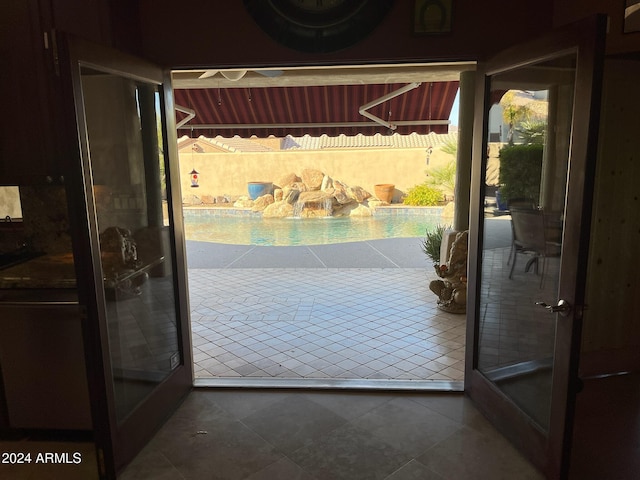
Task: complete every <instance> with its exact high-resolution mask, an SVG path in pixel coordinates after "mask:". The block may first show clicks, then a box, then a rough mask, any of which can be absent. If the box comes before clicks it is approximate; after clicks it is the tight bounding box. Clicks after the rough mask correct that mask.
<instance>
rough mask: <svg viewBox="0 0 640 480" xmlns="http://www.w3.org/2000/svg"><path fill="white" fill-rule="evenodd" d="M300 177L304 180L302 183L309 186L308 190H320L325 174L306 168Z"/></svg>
mask: <svg viewBox="0 0 640 480" xmlns="http://www.w3.org/2000/svg"><path fill="white" fill-rule="evenodd" d="M300 177H301V178H302V183H304V184H305V185H306V186H307V189H308V190H320V187H322V180H323V179H324V173H322V172H321V171H320V170H316V169H315V168H305V169H304V170H303V171H302V173H301V174H300Z"/></svg>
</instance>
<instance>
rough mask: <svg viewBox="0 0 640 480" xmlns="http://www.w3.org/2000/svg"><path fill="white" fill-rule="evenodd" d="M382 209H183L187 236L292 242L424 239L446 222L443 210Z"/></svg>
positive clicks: (234, 241) (277, 243)
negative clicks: (296, 213)
mask: <svg viewBox="0 0 640 480" xmlns="http://www.w3.org/2000/svg"><path fill="white" fill-rule="evenodd" d="M380 210H381V209H378V212H380ZM378 212H376V215H374V216H372V217H327V218H262V216H261V215H260V214H256V213H253V212H242V211H241V212H240V214H225V213H224V212H223V213H220V211H218V210H216V209H184V226H185V235H186V238H187V240H197V241H201V242H214V243H225V244H234V245H266V246H269V245H275V246H291V245H326V244H332V243H344V242H359V241H365V240H376V239H381V238H406V237H424V235H425V232H426V230H427V229H432V228H434V227H435V226H436V225H438V224H441V223H443V220H442V216H441V212H442V209H429V210H426V209H425V210H419V211H411V213H408V212H410V211H409V210H408V209H394V210H393V211H390V212H383V213H378Z"/></svg>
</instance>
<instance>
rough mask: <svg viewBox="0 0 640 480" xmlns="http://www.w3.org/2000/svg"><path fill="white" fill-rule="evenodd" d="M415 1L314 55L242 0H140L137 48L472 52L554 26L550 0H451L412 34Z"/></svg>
mask: <svg viewBox="0 0 640 480" xmlns="http://www.w3.org/2000/svg"><path fill="white" fill-rule="evenodd" d="M523 4H527V5H528V6H525V5H523ZM413 7H414V2H413V1H409V0H402V1H400V0H398V1H396V2H395V5H394V6H393V7H392V10H391V11H390V12H389V14H388V16H387V17H386V18H385V19H384V20H383V22H382V24H381V25H379V27H378V28H377V29H376V30H375V31H374V32H373V33H372V34H370V35H369V36H368V37H367V38H365V39H363V40H362V41H361V42H359V43H358V44H356V45H354V46H352V47H349V48H346V49H344V50H341V51H339V52H334V53H331V54H313V55H312V54H306V53H300V52H296V51H294V50H292V49H289V48H287V47H284V46H281V45H279V44H277V43H276V42H275V41H273V40H272V39H271V38H270V37H268V36H267V35H266V34H265V33H264V32H263V31H262V30H260V28H259V27H258V26H257V25H256V23H255V22H254V21H253V19H252V18H251V17H250V16H249V15H248V13H247V12H246V10H245V9H244V6H243V2H242V0H227V1H225V2H202V1H200V0H183V1H182V2H179V3H176V2H174V1H171V0H139V9H140V10H139V12H140V13H139V16H140V24H141V35H142V40H143V42H142V52H141V53H142V55H143V56H144V57H146V58H148V59H150V60H153V61H156V62H158V63H160V64H162V65H164V66H167V67H171V68H189V67H212V66H220V67H234V66H255V67H257V66H269V65H280V66H286V65H311V64H319V65H322V64H328V65H330V64H345V63H368V62H411V61H425V60H427V61H438V60H475V59H477V58H479V57H482V56H484V55H486V54H488V53H490V52H494V51H497V50H500V49H501V48H504V47H507V46H509V45H511V44H513V43H516V42H518V41H521V40H525V39H527V38H530V37H533V36H535V35H537V34H538V33H541V32H543V31H546V30H548V29H549V28H551V23H552V11H553V1H552V0H540V1H535V2H534V1H531V0H523V1H522V2H518V4H517V5H516V4H514V2H513V1H512V0H486V1H484V2H478V1H474V0H455V1H454V2H453V8H454V11H453V15H452V16H453V26H452V31H451V33H447V34H443V35H435V36H428V35H427V36H425V35H414V34H413V30H412V22H413Z"/></svg>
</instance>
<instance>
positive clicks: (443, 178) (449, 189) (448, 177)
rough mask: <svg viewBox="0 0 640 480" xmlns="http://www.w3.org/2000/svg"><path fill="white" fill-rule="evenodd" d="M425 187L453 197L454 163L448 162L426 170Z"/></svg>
mask: <svg viewBox="0 0 640 480" xmlns="http://www.w3.org/2000/svg"><path fill="white" fill-rule="evenodd" d="M426 173H427V175H428V177H427V181H426V182H425V183H426V184H427V185H431V186H434V187H438V188H439V189H440V190H441V191H442V192H443V193H446V194H448V195H453V194H454V192H455V189H456V162H455V160H451V161H450V162H448V163H446V164H445V165H442V166H440V167H432V168H430V169H428V170H427V172H426Z"/></svg>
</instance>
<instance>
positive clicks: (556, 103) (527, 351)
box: [477, 53, 576, 431]
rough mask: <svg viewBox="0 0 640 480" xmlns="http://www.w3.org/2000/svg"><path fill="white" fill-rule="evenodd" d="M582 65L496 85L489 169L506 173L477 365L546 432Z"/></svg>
mask: <svg viewBox="0 0 640 480" xmlns="http://www.w3.org/2000/svg"><path fill="white" fill-rule="evenodd" d="M575 65H576V55H575V54H573V53H572V54H569V55H564V56H560V57H558V58H554V59H551V60H546V61H544V62H540V63H536V64H532V65H528V66H526V67H522V68H519V69H516V70H512V71H509V72H506V73H500V74H496V75H493V76H492V77H491V78H490V86H489V91H490V93H489V98H490V99H491V103H492V105H491V107H490V110H489V118H490V119H495V123H493V124H491V123H490V125H489V129H488V132H490V133H489V137H488V146H489V148H488V149H487V152H488V159H487V164H488V168H487V169H486V171H492V170H493V168H491V166H492V165H495V166H496V168H498V169H499V172H500V173H499V182H500V189H499V195H498V198H499V200H500V201H499V202H497V204H496V208H488V209H486V210H485V215H484V220H483V221H484V228H483V231H484V237H485V238H484V242H483V250H482V257H481V265H480V268H481V274H480V283H481V288H480V294H479V299H478V302H479V309H480V311H479V335H478V367H477V368H478V370H479V371H480V372H482V373H483V374H484V375H485V376H486V378H487V379H489V380H490V381H491V382H493V383H494V384H495V386H496V387H497V388H499V389H500V390H501V391H502V392H503V393H504V395H506V396H507V397H509V398H510V399H511V400H512V401H513V402H514V403H515V404H517V405H518V406H519V407H520V408H521V409H522V410H523V411H525V412H526V413H527V414H528V415H529V416H530V417H531V418H532V420H533V421H534V422H536V424H537V425H538V426H539V427H540V428H542V429H543V430H545V431H546V430H548V428H549V418H550V406H551V390H552V377H553V355H554V344H555V330H556V325H555V316H554V315H550V314H549V311H548V310H547V309H545V308H544V306H543V305H541V303H549V304H551V303H553V304H555V303H557V302H558V301H559V298H558V287H559V278H560V256H561V253H562V227H563V219H564V206H565V191H566V178H567V170H568V161H569V145H570V133H571V120H572V107H573V96H574V83H575ZM498 122H501V126H502V128H500V124H498ZM494 131H495V132H497V135H495V132H494ZM492 140H493V141H492ZM485 183H487V179H486V178H485ZM496 232H501V235H502V236H503V237H504V238H503V239H502V242H499V243H498V244H496V242H495V239H494V241H491V240H490V239H489V238H488V236H489V235H492V236H495V234H496ZM496 245H499V246H498V247H496Z"/></svg>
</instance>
